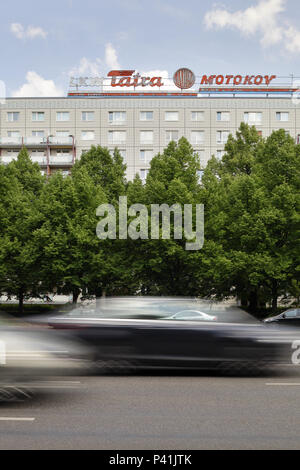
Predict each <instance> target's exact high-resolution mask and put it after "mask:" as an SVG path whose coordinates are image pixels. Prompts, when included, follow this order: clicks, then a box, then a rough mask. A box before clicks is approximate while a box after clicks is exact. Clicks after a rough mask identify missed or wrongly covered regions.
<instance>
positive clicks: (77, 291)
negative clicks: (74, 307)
mask: <svg viewBox="0 0 300 470" xmlns="http://www.w3.org/2000/svg"><path fill="white" fill-rule="evenodd" d="M72 294H73V304H77V300H78V297H79V294H80V289H78V288H74V289H73V291H72Z"/></svg>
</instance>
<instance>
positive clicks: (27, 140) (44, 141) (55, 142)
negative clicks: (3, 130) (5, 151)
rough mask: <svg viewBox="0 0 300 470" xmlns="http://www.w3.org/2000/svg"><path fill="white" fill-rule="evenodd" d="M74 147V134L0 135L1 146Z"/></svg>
mask: <svg viewBox="0 0 300 470" xmlns="http://www.w3.org/2000/svg"><path fill="white" fill-rule="evenodd" d="M22 145H25V147H28V148H31V147H47V145H48V146H50V147H55V146H59V147H73V145H74V141H73V137H72V136H68V137H53V136H49V137H48V138H47V137H0V148H1V147H2V148H7V147H22Z"/></svg>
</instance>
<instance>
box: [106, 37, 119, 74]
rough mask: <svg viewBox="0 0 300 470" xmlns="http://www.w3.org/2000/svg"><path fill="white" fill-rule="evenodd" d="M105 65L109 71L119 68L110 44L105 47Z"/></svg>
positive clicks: (115, 54)
mask: <svg viewBox="0 0 300 470" xmlns="http://www.w3.org/2000/svg"><path fill="white" fill-rule="evenodd" d="M105 64H106V65H107V67H109V68H110V69H115V70H118V69H120V67H121V66H120V64H119V62H118V57H117V51H116V49H115V48H114V47H113V45H112V44H111V43H110V42H109V43H108V44H106V46H105Z"/></svg>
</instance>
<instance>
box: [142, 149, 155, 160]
mask: <svg viewBox="0 0 300 470" xmlns="http://www.w3.org/2000/svg"><path fill="white" fill-rule="evenodd" d="M152 158H153V150H144V149H141V150H140V160H141V162H144V163H149V162H150V161H151V160H152Z"/></svg>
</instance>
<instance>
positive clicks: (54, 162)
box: [49, 155, 73, 166]
mask: <svg viewBox="0 0 300 470" xmlns="http://www.w3.org/2000/svg"><path fill="white" fill-rule="evenodd" d="M72 163H73V155H53V156H52V155H51V156H50V158H49V165H51V166H71V165H72Z"/></svg>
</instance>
